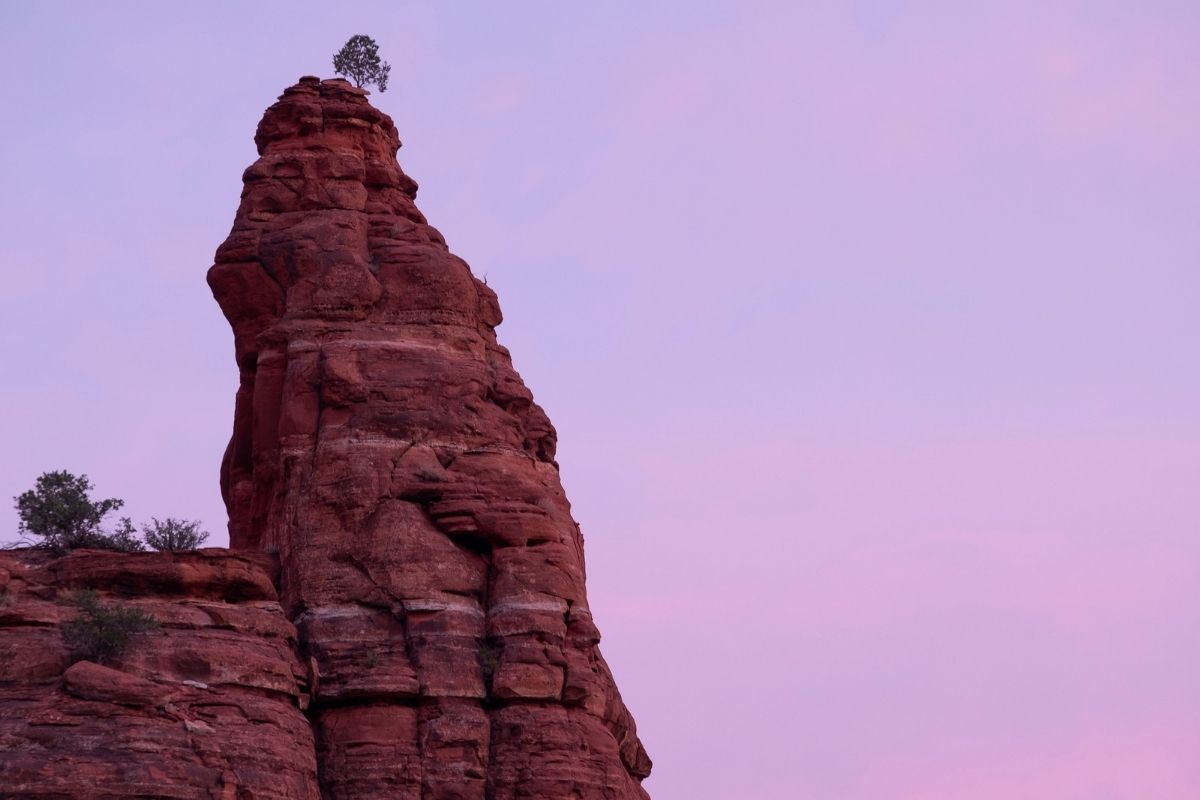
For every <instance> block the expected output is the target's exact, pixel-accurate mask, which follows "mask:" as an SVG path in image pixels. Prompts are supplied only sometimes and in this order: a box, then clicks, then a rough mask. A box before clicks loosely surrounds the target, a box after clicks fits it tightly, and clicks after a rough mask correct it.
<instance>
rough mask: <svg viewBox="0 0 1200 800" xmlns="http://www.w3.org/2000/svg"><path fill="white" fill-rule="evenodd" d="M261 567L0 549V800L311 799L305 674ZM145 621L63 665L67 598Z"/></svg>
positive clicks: (234, 557)
mask: <svg viewBox="0 0 1200 800" xmlns="http://www.w3.org/2000/svg"><path fill="white" fill-rule="evenodd" d="M272 571H273V567H272V565H271V559H270V558H269V557H267V556H255V555H252V554H237V553H231V552H229V551H222V550H206V551H203V552H201V553H189V554H171V553H134V554H118V553H104V552H95V551H77V552H75V553H72V554H70V555H68V556H66V557H63V558H59V559H53V558H51V557H50V556H48V555H47V554H45V553H42V552H38V551H23V552H21V551H16V552H0V797H3V798H45V799H46V800H49V798H55V799H56V800H57V799H59V798H62V799H63V800H65V799H66V798H72V799H74V798H127V797H139V798H255V799H256V800H267V798H281V799H282V798H289V799H290V800H296V799H303V800H317V798H319V797H320V793H319V791H318V789H317V763H316V758H315V752H314V744H313V734H312V729H311V727H310V724H309V721H308V719H307V718H306V717H305V714H304V712H303V711H302V710H301V706H303V705H306V702H307V686H306V684H307V680H308V670H307V667H306V665H304V664H303V663H302V662H301V661H300V660H299V659H298V658H297V657H296V654H295V639H296V629H295V627H294V626H293V625H292V623H290V622H289V621H288V620H287V618H286V617H285V616H284V614H283V610H282V609H281V608H280V605H279V602H278V598H277V597H276V594H275V589H274V587H273V586H272V580H271V572H272ZM74 588H84V589H86V588H90V589H94V590H96V591H97V593H98V594H100V595H101V596H102V597H104V598H120V600H119V602H120V603H122V604H123V605H124V606H126V607H136V608H138V609H141V610H143V611H145V612H147V613H149V614H150V615H152V616H154V617H155V618H156V619H158V620H159V622H160V623H161V628H160V629H159V630H156V631H153V632H150V633H145V634H140V635H139V636H138V637H137V641H136V643H135V644H134V645H132V646H131V647H130V648H129V649H128V652H127V653H126V654H125V655H124V656H123V657H122V658H120V659H119V660H117V661H115V662H114V663H113V664H111V665H108V666H101V665H99V664H94V663H91V662H88V661H80V662H77V663H75V664H73V665H71V666H69V667H68V663H69V658H68V655H69V654H68V650H67V647H66V645H65V644H64V641H63V637H62V635H61V633H60V630H59V625H60V624H61V623H62V622H64V621H66V620H69V619H72V618H74V617H76V616H77V615H78V614H79V612H78V609H76V608H75V607H74V606H73V605H72V603H71V597H72V591H71V590H72V589H74Z"/></svg>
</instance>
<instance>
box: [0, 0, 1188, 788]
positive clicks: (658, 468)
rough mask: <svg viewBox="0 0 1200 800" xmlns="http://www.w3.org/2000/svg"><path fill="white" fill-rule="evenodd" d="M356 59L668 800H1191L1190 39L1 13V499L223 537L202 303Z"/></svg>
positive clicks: (669, 10) (1128, 26) (672, 16)
mask: <svg viewBox="0 0 1200 800" xmlns="http://www.w3.org/2000/svg"><path fill="white" fill-rule="evenodd" d="M648 6H653V8H648ZM801 6H804V7H806V9H805V10H800V8H799V7H801ZM987 6H990V8H988V7H987ZM1051 6H1052V7H1053V8H1050V7H1051ZM355 33H367V34H370V35H372V36H374V37H375V38H376V39H377V40H378V41H379V43H380V46H381V51H382V53H383V55H384V57H385V58H386V59H388V60H390V61H391V63H392V65H393V70H392V88H391V89H390V90H389V91H388V92H387V93H386V94H383V95H375V96H374V98H373V99H374V101H375V102H376V103H377V104H378V105H379V107H380V108H382V109H383V110H385V111H387V112H388V113H389V114H391V115H392V116H393V117H394V118H395V120H396V124H397V126H398V127H399V129H400V134H401V137H402V138H403V139H404V141H405V147H404V148H403V149H402V150H401V152H400V160H401V163H402V164H403V166H404V168H405V169H406V171H407V172H409V173H410V174H411V175H412V176H413V177H415V178H416V179H417V180H418V181H420V182H421V184H422V189H421V193H420V196H419V198H418V199H419V202H420V205H421V207H422V209H423V210H424V211H425V213H426V215H427V216H428V217H429V218H430V220H431V221H432V222H433V224H434V225H436V226H437V227H438V228H439V229H440V230H441V231H442V232H443V233H444V234H445V235H446V238H447V239H448V241H449V242H450V245H451V248H452V249H453V250H454V251H455V252H457V253H458V254H459V255H461V256H463V257H464V258H466V259H467V261H468V262H470V263H471V264H472V265H473V268H474V269H475V271H476V273H477V274H480V275H484V274H486V275H487V279H488V282H489V284H490V285H491V286H492V287H494V288H495V289H496V290H497V291H498V292H499V295H500V299H501V302H502V304H503V307H504V310H505V316H506V320H505V323H504V325H503V326H502V327H501V329H500V336H501V340H502V341H503V342H504V343H505V344H507V345H508V346H509V347H510V348H511V349H512V351H513V354H514V357H515V361H516V364H517V368H518V369H519V370H520V371H521V373H522V375H523V376H524V378H525V380H526V382H527V383H528V384H529V385H530V386H531V387H532V388H533V390H534V393H535V395H536V396H537V398H538V400H539V401H540V402H541V403H542V405H543V406H545V408H546V409H547V411H548V412H549V414H550V416H551V419H553V420H554V422H555V424H556V426H557V427H558V429H559V438H560V449H559V458H560V461H561V464H562V471H563V479H564V483H565V485H566V488H567V492H568V494H569V495H570V497H571V499H572V500H573V502H574V504H575V510H576V516H577V518H578V519H579V520H580V523H581V524H582V526H583V529H584V532H585V535H586V536H587V555H588V568H589V578H590V582H589V591H590V596H591V599H592V606H593V608H594V610H595V612H596V616H597V618H598V621H599V623H600V627H601V629H602V630H603V631H604V634H605V645H604V648H605V653H606V655H607V657H608V660H609V661H610V662H611V664H612V666H613V669H614V672H615V674H616V676H617V680H618V683H619V685H620V687H621V689H622V692H623V693H624V695H625V697H626V700H627V701H628V703H629V705H630V707H631V708H632V709H633V711H634V713H635V715H636V717H637V720H638V723H639V726H640V730H641V732H642V738H643V740H644V741H645V743H646V746H647V748H648V749H649V751H650V754H651V756H652V757H653V758H654V760H655V762H656V764H655V772H654V775H653V776H652V777H651V778H650V779H649V781H648V782H647V788H648V789H649V790H650V793H651V795H652V796H653V797H654V798H655V800H696V799H700V800H797V799H801V800H963V799H964V798H970V800H1014V799H1016V800H1191V799H1192V798H1196V797H1200V758H1198V757H1197V753H1200V677H1198V676H1200V515H1198V513H1197V511H1198V509H1197V505H1198V503H1197V498H1198V497H1200V491H1198V487H1200V357H1198V356H1200V353H1198V347H1197V343H1198V341H1200V337H1198V333H1200V332H1198V331H1197V327H1198V325H1200V263H1198V260H1200V257H1198V254H1200V91H1198V90H1200V47H1198V46H1197V42H1198V41H1200V5H1198V4H1196V3H1195V2H1193V1H1192V0H1181V2H1136V3H1135V2H1129V3H1121V4H1117V3H1106V2H1087V3H1083V2H1080V3H1046V2H1028V3H1023V2H1003V3H994V4H987V3H954V2H944V3H900V2H871V3H869V2H850V3H844V4H832V3H791V2H779V3H753V2H732V0H731V2H728V3H724V4H716V3H697V2H677V3H654V4H645V3H625V2H614V3H592V4H586V6H585V4H579V3H569V4H568V3H561V2H549V1H547V2H537V3H534V2H514V3H507V4H502V5H498V4H493V3H476V4H468V3H456V4H432V3H430V4H421V5H416V4H413V5H409V4H406V3H398V2H395V1H394V0H386V1H381V2H378V3H360V4H345V3H337V4H334V3H321V4H316V3H301V2H295V0H292V1H291V2H286V3H266V2H256V3H233V2H205V3H192V4H184V3H162V2H145V3H137V4H134V3H104V4H98V3H78V4H71V5H68V4H58V3H52V2H40V1H39V2H36V3H35V2H18V1H15V0H3V3H2V4H0V64H2V65H3V68H4V69H3V74H4V76H5V81H6V83H5V90H4V98H3V112H2V113H3V120H4V123H3V125H0V185H3V187H4V188H3V192H2V193H0V241H3V249H4V255H3V264H4V267H3V272H2V281H0V341H2V344H3V353H4V356H5V364H4V374H5V376H6V377H5V379H4V380H3V382H0V401H2V403H3V412H4V413H3V416H2V417H0V419H2V420H3V422H2V425H3V429H2V435H3V442H4V444H3V450H2V452H3V458H2V459H0V496H2V497H4V498H7V497H11V496H13V495H15V494H17V493H19V492H20V491H22V490H24V489H26V488H29V487H30V486H31V485H32V484H33V481H34V479H35V478H36V477H37V475H38V474H40V473H41V472H43V471H45V470H49V469H56V468H66V469H70V470H72V471H75V472H86V473H88V474H89V475H90V476H91V477H92V478H93V479H94V481H95V482H96V484H97V486H98V490H99V492H101V493H102V494H103V495H104V496H108V495H116V496H120V497H124V498H126V500H127V501H128V506H127V509H126V510H127V511H128V512H129V513H131V514H132V515H133V516H134V517H136V518H139V519H141V518H145V517H148V516H150V515H151V514H154V515H157V516H159V517H162V516H166V515H172V516H182V517H191V518H199V519H202V520H203V521H204V522H205V524H206V526H207V527H208V528H209V529H210V530H212V531H213V532H214V533H217V532H219V534H218V535H217V536H215V537H214V538H215V539H218V540H219V541H220V542H221V543H223V542H224V531H223V526H224V521H225V518H224V509H223V507H222V506H221V502H220V497H219V492H218V486H217V468H218V463H219V460H220V457H221V453H222V451H223V449H224V447H225V443H226V441H227V439H228V434H229V430H230V426H231V421H232V414H233V392H234V387H235V384H236V369H235V366H234V362H233V348H232V336H231V334H230V332H229V329H228V326H227V325H226V323H225V321H224V319H223V318H222V317H221V315H220V312H219V311H218V309H217V305H216V303H215V302H214V301H213V300H212V298H211V296H210V295H209V292H208V289H207V287H206V286H205V284H204V273H205V271H206V269H207V268H208V266H209V265H210V264H211V259H212V254H213V251H214V250H215V248H216V246H217V244H219V243H220V242H221V240H222V239H223V238H224V237H225V235H226V234H227V233H228V230H229V227H230V225H231V223H232V220H233V213H234V210H235V208H236V206H237V200H238V193H239V191H240V176H241V172H242V170H243V169H244V168H245V167H246V166H247V165H248V164H249V163H250V162H251V161H253V159H254V157H255V153H254V149H253V143H252V136H253V132H254V126H255V125H256V123H257V122H258V119H259V117H260V116H261V114H262V111H263V109H264V108H265V107H266V106H267V105H268V104H270V103H271V102H272V101H273V100H274V98H275V97H276V96H277V95H278V94H279V92H280V91H281V90H282V89H283V88H284V87H285V86H287V85H289V84H291V83H293V82H294V81H295V80H296V79H297V78H298V77H300V76H301V75H304V74H308V73H316V74H320V75H323V76H327V77H328V76H331V67H330V55H331V54H332V53H333V51H334V50H336V49H337V48H338V47H340V45H341V44H342V43H343V42H344V41H345V40H346V39H347V38H348V37H349V36H350V35H352V34H355ZM5 506H6V507H5V508H4V509H2V510H0V513H2V514H3V515H4V516H3V523H2V525H3V527H4V528H7V529H9V530H10V531H12V532H15V527H16V516H15V514H14V513H13V512H12V510H11V509H10V508H7V503H6V504H5ZM0 533H2V531H0ZM0 538H11V537H7V536H2V535H0Z"/></svg>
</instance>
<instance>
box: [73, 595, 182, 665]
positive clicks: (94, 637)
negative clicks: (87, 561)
mask: <svg viewBox="0 0 1200 800" xmlns="http://www.w3.org/2000/svg"><path fill="white" fill-rule="evenodd" d="M73 599H74V602H75V607H76V608H78V609H79V612H80V614H79V616H78V617H76V618H75V619H72V620H69V621H67V622H64V623H63V626H62V635H63V640H64V641H66V643H67V646H68V647H70V648H71V655H72V657H73V658H74V659H75V660H77V661H80V660H85V661H95V662H96V663H97V664H104V663H106V662H108V661H111V660H112V659H115V658H120V657H121V654H122V653H124V652H125V651H126V649H128V647H129V644H130V641H131V640H132V638H133V637H134V636H136V635H137V634H139V633H145V632H147V631H152V630H155V629H156V628H158V627H159V623H158V620H156V619H155V618H154V617H152V616H150V615H149V614H147V613H146V612H145V611H142V610H141V609H137V608H122V607H121V606H117V605H112V604H106V603H101V602H100V598H99V597H98V596H97V595H96V593H95V592H93V591H80V592H76V593H75V596H74V598H73Z"/></svg>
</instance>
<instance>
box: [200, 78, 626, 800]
mask: <svg viewBox="0 0 1200 800" xmlns="http://www.w3.org/2000/svg"><path fill="white" fill-rule="evenodd" d="M255 141H256V142H257V143H258V147H259V153H260V155H261V157H260V158H259V160H258V161H257V162H256V163H255V164H254V165H253V166H251V167H250V168H249V169H248V170H247V171H246V175H245V189H244V190H243V192H242V201H241V206H240V208H239V209H238V213H237V216H236V219H235V222H234V226H233V232H232V233H231V234H230V236H229V239H228V240H227V241H226V242H225V244H223V245H222V246H221V248H220V249H219V250H218V252H217V259H216V261H217V263H216V265H215V266H214V267H213V268H212V270H211V272H210V273H209V283H210V285H211V287H212V289H213V294H214V295H215V296H216V298H217V300H218V302H219V303H220V305H221V308H222V309H223V310H224V312H225V315H226V317H227V318H228V319H229V321H230V323H231V325H232V326H233V330H234V337H235V349H236V358H237V363H238V367H239V369H240V372H241V388H240V389H239V391H238V396H237V401H236V417H235V422H234V433H233V439H232V441H231V443H230V446H229V450H228V453H227V456H226V459H225V464H224V471H223V481H222V482H223V486H224V489H225V496H226V500H227V503H228V506H229V510H230V537H231V541H232V546H233V547H236V548H248V549H264V548H271V549H277V550H278V551H279V554H280V558H281V562H282V565H283V576H282V584H281V587H282V595H283V599H284V602H285V604H286V605H287V608H288V610H289V613H291V614H292V615H293V618H294V619H295V620H296V623H297V625H298V628H299V631H300V635H301V639H302V642H303V646H304V647H305V652H306V653H307V654H309V655H310V656H311V657H312V660H313V664H314V665H315V668H316V671H317V678H316V680H315V681H314V691H313V703H314V706H315V708H316V715H317V721H318V725H317V727H318V731H319V733H318V739H319V747H320V751H319V752H320V764H321V770H322V779H321V780H322V787H323V790H324V791H325V793H326V796H328V797H331V798H352V797H353V798H357V797H374V796H383V793H384V792H392V793H394V795H395V796H397V797H408V796H410V795H411V796H413V797H447V798H449V797H464V798H465V797H478V798H483V797H485V796H491V797H494V798H504V797H516V796H521V797H540V798H559V797H561V798H602V797H603V798H642V797H645V793H644V791H643V790H642V788H641V785H640V781H641V779H642V778H643V777H645V775H646V774H648V772H649V770H650V761H649V759H648V758H647V757H646V754H645V751H644V750H643V749H642V746H641V744H640V742H639V741H638V739H637V735H636V732H635V729H634V724H633V720H632V718H631V717H630V715H629V713H628V712H627V711H626V709H625V707H624V704H623V703H622V702H621V698H620V695H619V694H618V692H617V689H616V686H615V685H614V683H613V681H612V677H611V675H610V673H609V671H608V668H607V667H606V666H605V664H604V661H603V659H602V658H601V656H600V652H599V650H598V649H597V642H598V641H599V638H600V637H599V634H598V632H597V630H596V627H595V625H594V624H593V622H592V618H591V614H590V613H589V611H588V605H587V596H586V593H585V588H584V567H583V539H582V536H581V535H580V531H579V527H578V526H577V525H576V524H575V522H574V520H573V519H572V517H571V512H570V505H569V504H568V502H567V499H566V496H565V494H564V493H563V490H562V486H561V484H560V483H559V473H558V465H557V464H556V463H555V461H554V451H555V436H556V435H555V432H554V428H553V426H552V425H551V424H550V421H549V420H548V419H547V417H546V415H545V413H543V411H542V409H541V408H540V407H539V406H538V405H537V404H536V403H534V402H533V396H532V394H531V393H530V391H529V390H528V389H527V388H526V387H525V386H524V384H523V383H522V382H521V379H520V377H519V376H518V375H517V373H516V372H515V371H514V370H513V366H512V361H511V359H510V357H509V354H508V351H507V350H506V349H505V348H504V347H502V346H500V345H499V344H498V343H497V340H496V332H495V329H496V326H497V325H499V324H500V321H501V314H500V307H499V304H498V302H497V299H496V295H495V294H494V293H493V292H492V290H491V289H489V288H488V287H487V286H486V285H485V284H484V283H483V282H481V281H479V280H477V279H476V278H475V277H474V276H473V275H472V274H471V271H470V269H469V268H468V266H467V264H466V263H465V262H464V261H463V260H462V259H460V258H458V257H456V256H454V255H453V254H452V253H451V252H450V251H449V250H448V249H447V247H446V243H445V240H444V239H443V238H442V236H441V234H439V233H438V232H437V231H436V230H435V229H434V228H432V227H431V226H430V225H429V224H428V223H427V222H426V220H425V217H424V216H423V215H422V214H421V212H420V211H419V210H418V209H417V207H416V205H415V204H414V202H413V201H414V198H415V196H416V190H417V185H416V183H415V182H414V181H413V180H412V179H410V178H409V177H408V176H406V175H405V174H404V172H403V171H402V170H401V169H400V167H399V165H398V164H397V163H396V160H395V153H396V150H397V148H398V147H399V146H400V141H399V138H398V136H397V134H396V129H395V127H394V126H393V124H392V121H391V119H390V118H388V117H387V115H385V114H383V113H381V112H379V111H378V110H376V109H375V108H373V107H372V106H371V105H370V104H369V103H368V102H367V99H366V97H365V93H364V92H362V91H361V90H358V89H355V88H353V87H351V86H350V85H349V84H347V83H346V82H345V81H340V80H333V81H319V80H317V79H315V78H305V79H302V80H301V81H300V83H299V84H297V85H296V86H293V87H291V88H290V89H288V90H287V91H286V92H285V93H284V94H283V96H282V97H281V98H280V100H279V102H278V103H276V104H275V105H274V106H272V107H271V108H270V109H268V111H267V113H266V115H265V117H264V118H263V120H262V122H261V123H260V125H259V128H258V135H257V136H256V139H255ZM367 754H374V755H371V756H368V755H367ZM389 796H391V795H389Z"/></svg>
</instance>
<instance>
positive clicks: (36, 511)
mask: <svg viewBox="0 0 1200 800" xmlns="http://www.w3.org/2000/svg"><path fill="white" fill-rule="evenodd" d="M92 488H93V487H92V483H91V481H89V480H88V476H87V475H79V476H75V475H72V474H71V473H70V472H67V471H66V470H60V471H57V472H45V473H43V474H42V475H41V477H39V478H38V479H37V484H36V486H35V488H33V489H30V490H29V491H27V492H25V493H23V494H21V495H19V496H17V497H14V498H13V500H15V501H16V509H17V515H18V516H19V517H20V524H19V526H18V530H19V531H20V532H21V533H22V534H27V533H31V534H33V535H35V536H40V537H42V541H41V542H40V544H41V545H42V546H43V547H46V548H47V549H49V550H52V551H54V552H55V553H65V552H66V551H68V550H73V549H75V548H78V547H96V548H100V549H103V550H122V551H132V550H141V549H142V543H141V542H139V541H138V540H137V538H136V537H135V536H134V533H135V531H134V528H133V523H132V522H130V521H129V519H128V518H124V519H122V521H121V523H122V524H121V526H120V527H118V528H117V530H116V532H114V533H112V534H109V533H105V532H104V531H103V530H102V529H101V528H100V522H101V521H102V520H103V519H104V517H105V516H106V515H107V514H108V513H109V512H111V511H116V510H117V509H118V508H120V507H121V506H123V505H125V501H124V500H119V499H117V498H115V497H110V498H108V499H106V500H95V501H94V500H92V498H91V497H90V496H88V492H90V491H91V490H92Z"/></svg>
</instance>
